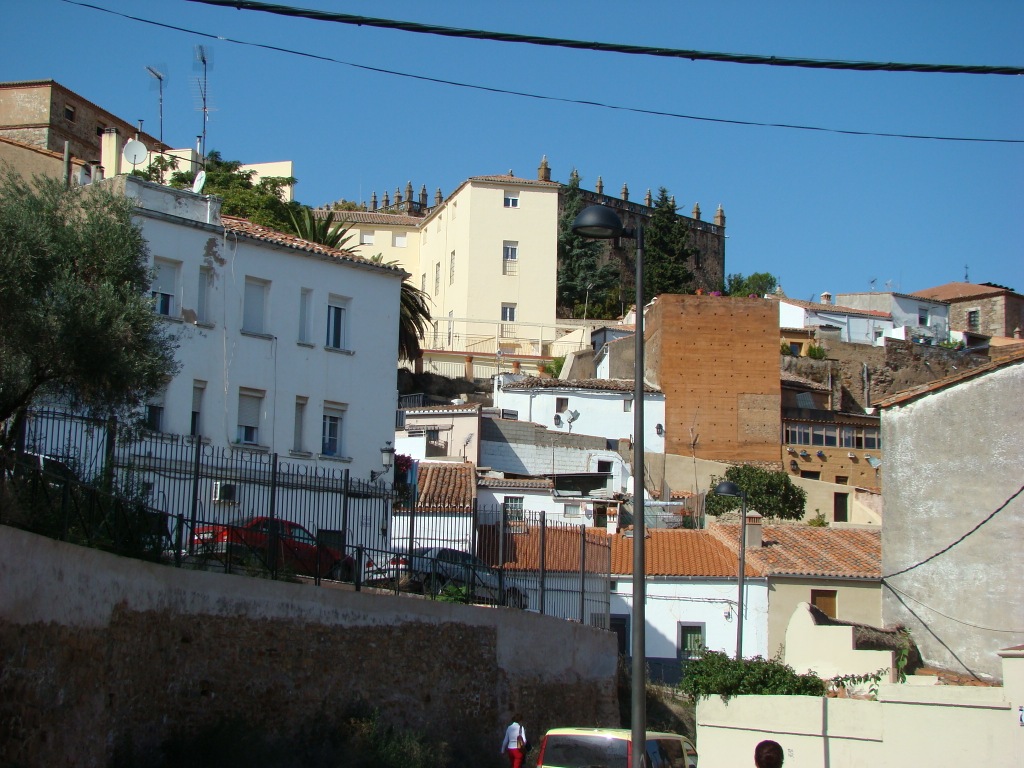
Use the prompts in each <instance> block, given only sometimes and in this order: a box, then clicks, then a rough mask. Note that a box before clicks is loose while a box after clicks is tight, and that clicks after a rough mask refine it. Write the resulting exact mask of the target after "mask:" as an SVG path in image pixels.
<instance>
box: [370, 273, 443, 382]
mask: <svg viewBox="0 0 1024 768" xmlns="http://www.w3.org/2000/svg"><path fill="white" fill-rule="evenodd" d="M370 261H372V262H375V263H377V264H383V265H384V266H386V267H394V266H397V265H398V262H397V261H387V262H385V261H384V256H383V254H380V253H378V254H376V255H375V256H372V257H370ZM430 320H431V318H430V298H429V296H428V295H427V293H426V291H422V290H420V289H419V288H417V287H416V286H415V285H413V284H412V283H410V282H409V280H408V279H406V280H405V281H403V283H402V310H401V314H400V315H399V318H398V356H399V358H402V359H405V360H408V361H410V362H412V361H414V360H416V359H418V358H419V357H420V356H421V355H422V354H423V352H422V350H421V348H420V337H421V336H425V335H426V333H427V330H428V329H429V328H430Z"/></svg>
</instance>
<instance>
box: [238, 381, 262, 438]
mask: <svg viewBox="0 0 1024 768" xmlns="http://www.w3.org/2000/svg"><path fill="white" fill-rule="evenodd" d="M262 410H263V393H262V392H256V391H254V390H242V391H240V392H239V393H238V432H237V434H236V436H235V440H236V442H239V443H242V444H244V445H258V444H259V437H260V411H262Z"/></svg>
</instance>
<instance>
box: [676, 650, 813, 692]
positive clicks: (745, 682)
mask: <svg viewBox="0 0 1024 768" xmlns="http://www.w3.org/2000/svg"><path fill="white" fill-rule="evenodd" d="M679 689H680V690H681V691H682V692H683V693H684V694H685V695H686V696H687V697H688V698H689V699H690V700H691V701H694V702H696V701H698V700H700V699H702V698H705V697H708V696H721V697H722V698H723V699H724V700H726V701H728V700H729V699H731V698H732V697H733V696H754V695H761V696H767V695H776V696H780V695H782V696H824V695H825V693H826V691H827V686H826V684H825V682H824V681H823V680H822V679H821V678H820V677H818V676H816V675H812V674H806V675H800V674H797V673H796V671H795V670H794V669H793V668H792V667H791V666H789V665H788V664H784V663H783V662H781V661H779V660H778V659H765V658H762V657H760V656H755V657H754V658H752V659H739V660H737V659H734V658H732V657H731V656H727V655H726V654H724V653H722V652H721V651H711V650H708V649H706V648H705V649H703V650H702V651H700V653H699V654H698V655H697V657H696V658H694V659H690V660H689V661H687V662H686V663H685V664H684V665H683V675H682V677H681V678H680V680H679Z"/></svg>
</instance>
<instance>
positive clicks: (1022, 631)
mask: <svg viewBox="0 0 1024 768" xmlns="http://www.w3.org/2000/svg"><path fill="white" fill-rule="evenodd" d="M882 584H884V585H885V586H886V587H887V588H888V589H891V590H892V591H893V592H896V593H897V594H900V595H903V597H905V598H907V599H908V600H911V601H912V602H915V603H917V604H918V605H920V606H921V607H922V608H926V609H928V610H929V611H931V612H932V613H935V614H938V615H939V616H941V617H942V618H944V619H949V620H950V621H955V622H956V623H957V624H963V625H964V626H965V627H973V628H974V629H981V630H984V631H986V632H1003V633H1006V634H1010V635H1019V634H1024V629H997V628H995V627H984V626H982V625H981V624H974V623H972V622H970V621H964V620H963V619H958V618H956V617H955V616H950V615H948V614H945V613H943V612H942V611H939V610H936V609H935V608H932V607H931V606H930V605H925V604H924V603H922V602H921V601H920V600H918V599H917V598H916V597H913V596H911V595H908V594H907V593H906V592H904V591H903V590H902V589H898V588H896V587H894V586H893V585H892V584H890V583H889V582H888V581H886V580H885V579H882ZM919 618H920V617H919Z"/></svg>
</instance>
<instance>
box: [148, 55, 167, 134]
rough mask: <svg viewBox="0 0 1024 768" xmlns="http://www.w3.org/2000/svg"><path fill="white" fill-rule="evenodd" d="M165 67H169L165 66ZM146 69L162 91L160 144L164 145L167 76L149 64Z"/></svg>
mask: <svg viewBox="0 0 1024 768" xmlns="http://www.w3.org/2000/svg"><path fill="white" fill-rule="evenodd" d="M164 69H167V67H164ZM146 71H147V72H149V74H150V75H151V76H152V77H153V79H154V80H155V81H156V84H157V88H158V89H159V91H160V145H161V147H162V146H163V143H164V81H165V80H166V79H167V76H166V75H164V73H163V72H162V71H161V70H159V69H157V68H156V67H149V66H147V67H146Z"/></svg>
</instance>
